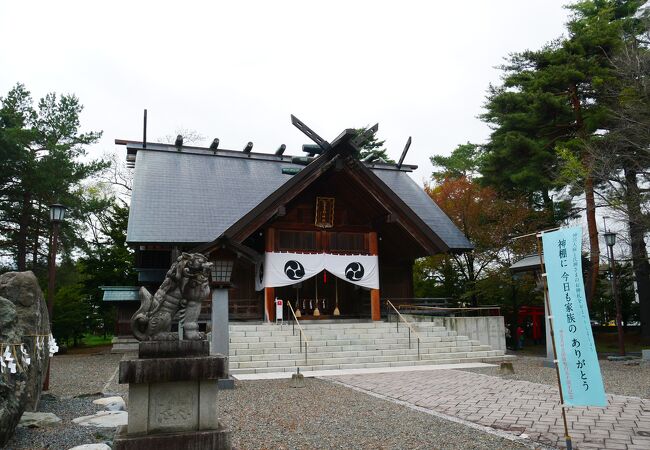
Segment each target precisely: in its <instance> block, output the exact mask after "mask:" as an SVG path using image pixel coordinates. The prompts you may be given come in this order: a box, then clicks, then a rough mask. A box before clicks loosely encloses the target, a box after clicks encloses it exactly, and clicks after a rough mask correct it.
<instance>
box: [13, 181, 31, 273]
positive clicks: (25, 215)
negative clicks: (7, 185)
mask: <svg viewBox="0 0 650 450" xmlns="http://www.w3.org/2000/svg"><path fill="white" fill-rule="evenodd" d="M31 202H32V194H31V193H30V192H27V191H26V192H25V193H24V194H23V202H22V203H23V204H22V205H21V210H20V219H19V222H18V236H17V239H16V265H17V266H18V271H19V272H24V271H25V270H27V234H28V233H29V224H30V215H31V214H30V212H31Z"/></svg>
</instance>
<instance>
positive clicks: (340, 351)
mask: <svg viewBox="0 0 650 450" xmlns="http://www.w3.org/2000/svg"><path fill="white" fill-rule="evenodd" d="M489 350H492V348H491V347H490V346H489V345H471V346H470V345H468V346H463V347H441V348H429V349H426V348H421V349H420V353H421V354H433V353H445V352H452V351H457V352H478V351H489ZM308 353H309V354H313V355H318V356H319V357H320V358H325V357H330V356H332V355H338V356H339V357H354V356H400V355H417V347H412V348H408V347H406V348H402V349H393V350H386V349H373V348H363V349H356V350H350V349H347V348H344V347H336V346H327V347H317V348H309V349H308ZM301 355H302V352H300V349H299V348H298V349H295V350H294V349H290V348H279V349H264V351H260V350H258V349H254V348H253V349H240V350H236V351H235V353H234V354H232V353H231V356H230V361H231V362H233V361H255V360H269V361H272V360H278V359H300V358H301V357H302V356H301Z"/></svg>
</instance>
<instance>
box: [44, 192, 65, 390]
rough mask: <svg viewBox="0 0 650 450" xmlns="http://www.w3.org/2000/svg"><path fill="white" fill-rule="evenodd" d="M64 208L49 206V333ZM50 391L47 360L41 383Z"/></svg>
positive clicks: (55, 205) (61, 206)
mask: <svg viewBox="0 0 650 450" xmlns="http://www.w3.org/2000/svg"><path fill="white" fill-rule="evenodd" d="M67 209H68V208H66V207H65V206H63V205H60V204H58V203H54V204H53V205H50V222H52V242H51V246H50V265H49V268H48V269H49V270H48V277H47V278H48V279H47V313H48V315H49V317H50V332H52V316H53V313H54V288H55V279H56V247H57V241H58V239H59V227H60V226H61V222H63V219H64V218H65V211H66V210H67ZM49 389H50V362H49V359H48V363H47V372H46V374H45V381H44V382H43V390H44V391H47V390H49Z"/></svg>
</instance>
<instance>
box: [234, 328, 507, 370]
mask: <svg viewBox="0 0 650 450" xmlns="http://www.w3.org/2000/svg"><path fill="white" fill-rule="evenodd" d="M300 323H301V325H302V327H303V329H304V330H305V333H306V334H307V336H308V339H309V351H308V356H307V361H306V362H305V354H304V353H301V351H300V332H299V330H298V327H297V326H296V327H295V334H294V333H293V332H292V326H291V324H285V325H275V324H250V325H249V324H231V325H230V373H231V374H232V375H237V374H251V373H269V372H295V371H296V369H297V368H298V367H300V370H301V371H303V372H304V371H308V370H331V369H361V368H381V367H398V366H414V365H431V364H455V363H469V362H501V361H506V360H509V359H511V358H513V357H512V356H508V355H504V352H503V350H493V349H492V348H491V347H490V346H489V345H482V344H481V343H480V342H479V341H474V340H470V339H469V338H468V337H466V336H458V335H457V334H456V332H455V331H449V330H447V329H446V328H445V327H442V326H436V325H435V324H433V323H429V322H420V323H414V324H412V326H413V327H414V329H415V330H416V332H417V333H418V334H419V336H420V338H421V340H420V357H419V358H418V350H417V338H416V337H415V335H414V334H411V346H410V348H409V330H408V328H407V327H406V326H405V325H404V324H400V326H399V330H398V329H397V327H396V324H395V323H388V322H357V323H354V322H342V321H341V322H330V323H323V322H312V323H310V322H306V321H305V322H300ZM303 351H304V348H303Z"/></svg>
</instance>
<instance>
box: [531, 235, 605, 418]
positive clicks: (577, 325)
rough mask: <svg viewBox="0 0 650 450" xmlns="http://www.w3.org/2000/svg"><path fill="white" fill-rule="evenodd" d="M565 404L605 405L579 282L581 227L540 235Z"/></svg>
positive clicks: (581, 283)
mask: <svg viewBox="0 0 650 450" xmlns="http://www.w3.org/2000/svg"><path fill="white" fill-rule="evenodd" d="M542 244H543V248H544V265H545V267H546V278H547V282H548V293H549V301H550V306H551V314H552V315H553V331H554V334H555V339H554V340H555V348H556V351H557V355H556V358H557V359H558V367H559V372H560V384H561V386H562V392H563V394H564V404H566V405H571V406H607V399H606V397H605V390H604V388H603V379H602V376H601V373H600V366H599V364H598V356H597V355H596V346H595V344H594V337H593V334H592V332H591V323H590V321H589V312H588V311H587V302H586V299H585V288H584V284H583V281H582V228H580V227H573V228H564V229H562V230H558V231H554V232H552V233H544V234H543V235H542Z"/></svg>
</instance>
